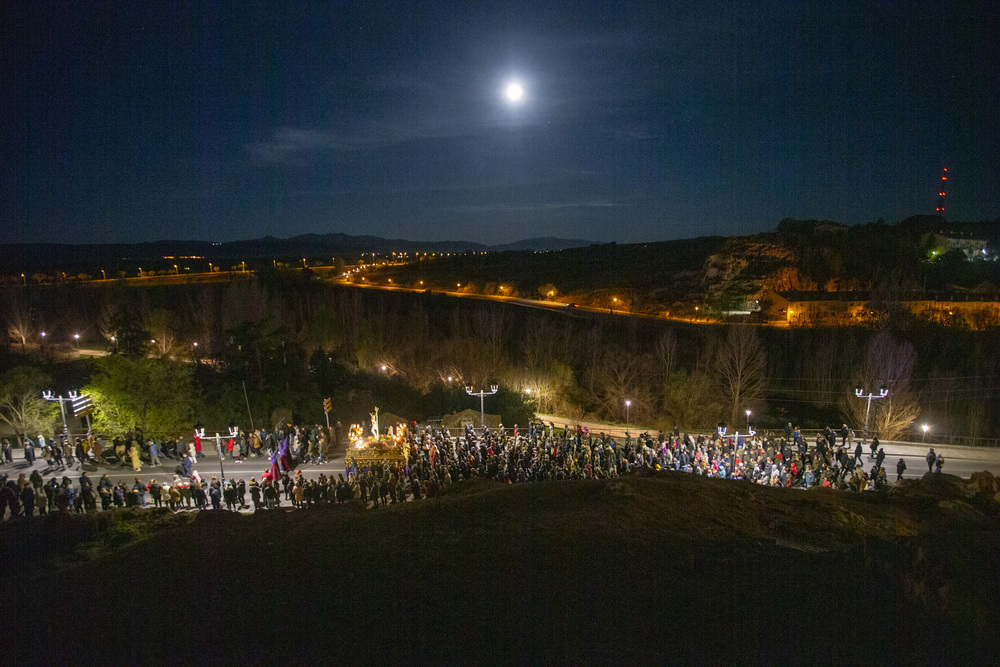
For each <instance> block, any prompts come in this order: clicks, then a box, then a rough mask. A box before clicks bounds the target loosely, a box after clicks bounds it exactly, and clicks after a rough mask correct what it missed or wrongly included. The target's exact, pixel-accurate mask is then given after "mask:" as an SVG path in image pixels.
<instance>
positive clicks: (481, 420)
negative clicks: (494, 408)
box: [465, 385, 498, 428]
mask: <svg viewBox="0 0 1000 667" xmlns="http://www.w3.org/2000/svg"><path fill="white" fill-rule="evenodd" d="M497 389H498V387H497V385H492V386H491V387H490V390H489V391H486V390H485V389H480V390H479V391H472V387H466V388H465V393H467V394H468V395H469V396H478V397H479V428H482V427H483V426H486V411H485V409H484V406H485V404H484V403H483V399H484V398H485V397H486V396H492V395H493V394H495V393H497Z"/></svg>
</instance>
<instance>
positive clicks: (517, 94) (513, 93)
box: [505, 81, 524, 102]
mask: <svg viewBox="0 0 1000 667" xmlns="http://www.w3.org/2000/svg"><path fill="white" fill-rule="evenodd" d="M505 92H506V94H507V99H508V100H510V101H511V102H518V101H520V99H521V98H522V97H524V88H522V87H521V84H519V83H518V82H517V81H514V82H512V83H510V84H508V85H507V90H506V91H505Z"/></svg>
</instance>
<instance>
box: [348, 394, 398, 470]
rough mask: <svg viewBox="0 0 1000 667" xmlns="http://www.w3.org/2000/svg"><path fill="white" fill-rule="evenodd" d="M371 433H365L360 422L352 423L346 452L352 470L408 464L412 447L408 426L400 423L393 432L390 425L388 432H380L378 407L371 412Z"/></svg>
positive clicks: (349, 467)
mask: <svg viewBox="0 0 1000 667" xmlns="http://www.w3.org/2000/svg"><path fill="white" fill-rule="evenodd" d="M371 418H372V426H371V433H370V434H369V435H366V434H365V431H364V428H363V427H362V426H361V425H360V424H352V425H351V428H350V430H349V431H348V433H347V437H348V439H349V440H350V444H349V445H348V446H347V452H346V453H345V454H344V465H345V466H346V467H347V469H348V470H350V469H351V468H352V467H354V468H355V469H356V470H362V469H363V468H372V467H375V466H376V465H378V464H382V465H399V464H402V465H406V464H407V462H408V461H409V454H410V447H409V444H408V443H407V442H406V426H405V425H404V424H399V425H398V426H397V428H396V430H395V432H393V428H392V427H391V426H390V427H389V428H388V429H386V433H384V434H382V433H380V432H379V424H378V408H377V407H376V408H375V412H372V413H371Z"/></svg>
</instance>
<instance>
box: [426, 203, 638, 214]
mask: <svg viewBox="0 0 1000 667" xmlns="http://www.w3.org/2000/svg"><path fill="white" fill-rule="evenodd" d="M618 206H619V204H617V203H615V202H609V201H574V202H540V203H533V204H508V203H499V202H498V203H492V204H463V205H460V206H449V207H446V209H445V210H448V211H455V212H457V213H531V212H536V211H559V210H564V209H572V208H616V207H618Z"/></svg>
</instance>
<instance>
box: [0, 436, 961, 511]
mask: <svg viewBox="0 0 1000 667" xmlns="http://www.w3.org/2000/svg"><path fill="white" fill-rule="evenodd" d="M338 426H339V425H338ZM404 432H405V433H406V435H405V439H403V440H402V442H401V443H400V446H401V447H404V448H406V449H407V458H406V462H405V463H403V462H396V463H391V462H388V461H384V462H378V463H374V464H373V465H368V466H365V467H362V468H358V467H357V466H355V465H353V463H351V462H350V460H349V462H348V465H347V468H346V470H345V472H344V473H341V474H339V475H338V476H337V479H334V478H333V476H332V475H330V476H328V475H327V474H326V473H320V474H319V475H318V476H316V477H314V478H312V477H306V475H305V474H303V469H302V467H301V466H303V465H306V464H310V463H313V464H317V463H322V462H325V461H326V458H327V456H328V455H329V454H330V453H331V452H330V451H329V448H330V445H331V443H335V442H337V441H338V440H339V429H330V430H329V431H328V430H327V429H325V428H323V427H321V426H319V425H317V426H315V427H300V426H292V425H286V426H284V427H280V428H277V429H275V430H273V431H266V430H265V431H260V432H251V433H249V434H246V433H242V432H240V433H237V434H235V435H234V436H233V437H230V438H227V439H225V440H224V441H220V446H221V448H222V450H223V455H225V456H227V457H229V458H230V459H232V460H233V461H237V462H243V461H252V460H253V459H261V461H252V462H255V463H258V464H260V463H264V464H265V467H264V469H263V470H261V472H260V474H259V475H255V476H250V478H249V481H245V479H244V478H243V477H236V478H230V479H228V480H225V482H223V481H220V480H219V479H218V478H217V477H215V476H213V477H211V478H210V479H209V480H205V479H204V478H203V477H202V476H201V475H200V474H199V473H198V471H197V470H194V469H193V465H194V463H195V462H196V461H197V460H198V458H200V457H201V456H203V454H202V452H201V449H202V444H203V442H202V440H201V438H200V436H199V435H198V434H197V433H196V436H195V438H194V439H192V440H191V441H190V442H188V443H185V442H183V441H181V440H172V441H169V442H168V443H165V444H164V443H161V442H160V441H158V440H156V439H146V440H145V447H141V446H140V442H143V440H144V439H143V438H142V436H141V434H133V436H132V437H131V438H128V439H116V440H114V441H112V447H111V451H112V452H114V454H113V455H111V456H113V458H114V461H115V462H117V463H118V465H120V466H131V467H132V468H133V469H134V470H135V471H136V472H138V471H140V470H141V465H142V463H143V462H144V461H147V462H148V464H149V465H151V466H154V467H156V466H161V465H163V462H162V460H161V457H163V458H164V459H173V461H170V462H169V464H176V462H179V466H177V472H176V474H174V475H173V479H172V480H169V481H166V482H159V481H153V480H146V481H143V479H142V478H141V477H140V476H136V477H135V481H134V482H129V483H126V482H123V481H119V482H117V483H113V482H112V481H111V479H110V477H109V475H108V474H107V473H105V474H104V475H103V476H101V477H100V478H99V479H98V480H97V481H96V483H95V482H94V480H93V479H92V478H91V477H90V476H89V474H88V473H87V472H85V471H84V472H82V474H80V476H79V477H78V479H77V482H76V484H74V483H73V481H72V480H71V478H70V477H69V476H68V475H65V474H63V475H59V474H55V476H53V477H52V478H51V479H49V480H48V481H45V479H44V476H43V473H42V472H40V471H39V470H38V469H37V468H34V469H32V471H31V473H30V475H29V476H26V475H25V473H21V474H20V476H19V477H18V478H17V479H16V480H14V479H9V478H7V479H3V480H0V503H2V504H0V507H2V509H3V513H2V516H8V517H17V516H28V517H30V516H33V515H34V514H36V513H37V514H46V513H48V512H52V511H63V512H81V513H83V512H93V511H97V504H98V501H99V502H100V506H101V510H105V511H106V510H109V509H112V508H114V507H150V506H152V507H166V508H169V509H171V510H174V511H180V510H187V509H207V508H208V507H209V506H211V507H212V509H216V510H221V509H223V507H224V508H225V509H228V510H234V511H239V510H251V509H252V510H261V509H275V508H278V507H281V506H282V505H283V504H285V505H291V506H293V507H308V506H311V505H313V504H317V503H343V502H352V501H358V502H361V503H364V504H365V505H367V506H373V507H379V506H385V505H388V504H394V503H403V502H409V501H414V500H421V499H422V498H427V497H434V496H436V495H438V494H439V493H440V492H441V491H442V490H443V489H445V488H447V487H449V486H451V485H452V484H456V483H460V482H462V481H466V480H470V479H473V478H476V477H480V478H486V479H493V480H497V481H501V482H504V483H509V484H513V483H526V482H541V481H549V480H552V481H555V480H567V479H600V478H608V477H617V476H619V475H626V474H629V473H633V472H635V471H637V470H662V471H673V472H680V473H688V474H695V475H701V476H705V477H716V478H721V479H732V480H744V481H747V482H750V483H754V484H762V485H766V486H780V487H785V488H789V487H798V488H803V489H809V488H810V487H813V486H822V487H829V488H836V489H843V490H848V491H854V492H865V491H880V490H883V489H885V488H886V487H887V485H888V480H887V475H886V471H885V468H884V466H883V464H884V462H885V451H884V449H882V448H881V447H880V446H879V442H878V439H877V438H875V439H874V440H872V443H871V447H870V451H869V455H868V460H869V461H870V462H871V468H870V470H869V471H867V472H866V471H865V466H866V464H865V461H864V448H863V446H862V444H861V443H860V442H857V443H851V442H850V440H851V435H850V432H849V430H848V429H847V427H846V426H845V427H844V429H843V430H842V431H841V432H840V433H839V435H840V436H841V438H840V442H839V443H838V432H836V431H834V430H833V429H829V428H827V429H825V430H824V431H822V432H820V433H819V434H818V435H817V436H816V439H815V442H814V443H809V442H807V441H806V439H805V438H804V437H803V436H802V434H801V432H800V431H799V430H798V429H795V428H793V427H792V425H791V424H788V425H787V426H786V428H785V431H784V433H783V434H781V435H773V434H759V433H748V434H740V433H735V434H727V433H726V430H725V428H722V427H720V428H719V429H718V430H717V431H716V432H714V433H712V434H698V435H694V434H689V433H682V432H680V430H679V429H677V428H675V429H674V430H673V432H672V433H668V434H664V433H662V432H661V433H659V434H658V435H657V436H651V435H650V434H649V433H642V434H641V435H639V436H638V437H637V438H633V437H632V436H631V435H630V434H626V435H625V437H624V438H614V437H609V436H608V435H605V434H603V433H599V434H594V433H592V432H590V431H589V430H588V429H587V428H584V427H580V426H577V427H576V428H575V429H571V428H564V429H560V428H556V426H555V425H554V424H553V423H549V424H548V425H545V424H543V423H541V422H537V423H532V424H530V425H529V426H528V428H527V429H523V430H522V429H520V428H518V427H517V426H515V427H514V428H513V429H511V430H505V429H502V428H501V429H498V430H491V429H489V428H482V429H481V430H477V429H474V428H473V427H471V426H466V427H465V428H464V432H463V433H462V434H461V435H459V436H457V437H455V436H452V435H451V434H450V433H449V432H448V431H446V430H442V429H432V428H431V427H429V426H428V427H425V428H424V429H423V430H416V431H412V432H411V431H404ZM26 440H28V441H30V439H26ZM213 440H214V439H213ZM213 444H214V443H213ZM852 444H854V447H853V448H852V446H851V445H852ZM36 447H37V448H38V449H39V450H40V451H41V456H42V457H43V458H45V459H46V460H47V461H48V462H49V469H48V470H47V471H46V472H54V473H58V472H67V471H68V470H69V468H72V467H74V466H80V468H81V469H82V464H83V463H84V462H88V461H93V462H97V463H108V458H106V457H105V455H104V452H105V451H107V450H106V444H105V443H104V442H103V441H101V439H99V438H89V439H83V438H81V439H78V440H77V441H76V442H75V443H74V444H73V445H72V446H70V445H69V444H68V442H62V443H49V442H46V441H45V440H44V438H43V437H42V436H39V439H38V441H35V442H33V443H31V444H27V443H25V445H24V449H25V458H26V459H27V460H28V461H30V462H33V461H34V458H33V457H34V456H35V454H34V452H32V451H31V450H32V449H34V448H36ZM67 450H70V451H67ZM3 456H4V460H5V461H6V462H8V463H10V462H12V460H13V459H12V455H11V451H10V444H9V442H7V441H6V440H5V441H4V448H3ZM74 458H75V461H74ZM109 458H110V457H109ZM927 464H928V470H931V469H934V468H936V469H937V471H938V472H940V470H941V467H942V466H943V464H944V459H943V457H941V456H938V455H936V454H935V453H934V450H933V449H932V450H931V451H930V452H929V453H928V455H927ZM905 469H906V463H905V461H903V459H900V460H899V461H898V463H897V464H896V479H897V480H898V479H900V478H901V477H902V475H903V472H904V470H905ZM5 477H6V476H5ZM258 477H259V479H258ZM248 496H249V502H248Z"/></svg>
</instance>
